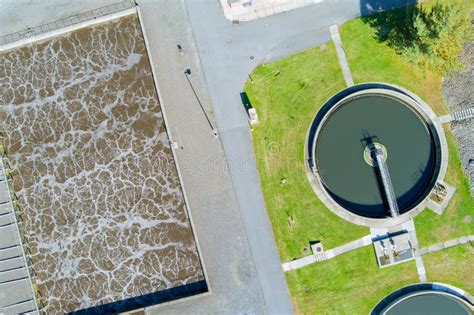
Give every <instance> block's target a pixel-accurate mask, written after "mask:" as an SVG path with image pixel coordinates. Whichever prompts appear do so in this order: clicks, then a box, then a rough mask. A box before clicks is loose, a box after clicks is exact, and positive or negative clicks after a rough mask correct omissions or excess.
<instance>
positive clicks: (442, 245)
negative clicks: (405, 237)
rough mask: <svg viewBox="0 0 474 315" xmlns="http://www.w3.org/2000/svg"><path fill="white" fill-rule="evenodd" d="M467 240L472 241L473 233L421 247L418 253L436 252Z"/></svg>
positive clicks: (473, 240) (467, 241) (464, 242)
mask: <svg viewBox="0 0 474 315" xmlns="http://www.w3.org/2000/svg"><path fill="white" fill-rule="evenodd" d="M469 242H474V235H466V236H462V237H460V238H456V239H454V240H449V241H447V242H444V243H437V244H434V245H431V246H428V247H423V248H421V249H420V255H426V254H431V253H436V252H439V251H440V250H443V249H446V248H450V247H454V246H458V245H463V244H466V243H469Z"/></svg>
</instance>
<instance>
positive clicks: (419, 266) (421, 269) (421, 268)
mask: <svg viewBox="0 0 474 315" xmlns="http://www.w3.org/2000/svg"><path fill="white" fill-rule="evenodd" d="M402 226H403V227H404V228H405V229H406V230H407V231H408V234H409V236H410V241H411V245H412V247H413V249H414V256H415V263H416V270H417V272H418V277H419V279H420V281H421V282H426V281H428V279H427V277H426V269H425V265H424V264H423V258H422V257H421V251H420V244H419V242H418V237H417V236H416V230H415V223H414V222H413V220H410V221H407V222H405V223H404V224H403V225H402Z"/></svg>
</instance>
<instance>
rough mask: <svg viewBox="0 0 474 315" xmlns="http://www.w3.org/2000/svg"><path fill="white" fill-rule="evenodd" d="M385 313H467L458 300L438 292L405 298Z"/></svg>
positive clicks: (445, 314)
mask: <svg viewBox="0 0 474 315" xmlns="http://www.w3.org/2000/svg"><path fill="white" fill-rule="evenodd" d="M386 314H387V315H407V314H417V315H425V314H426V315H448V314H449V315H469V314H472V312H471V311H469V310H468V309H467V307H465V306H464V305H462V304H461V303H460V302H458V301H456V300H454V299H453V298H450V297H449V296H445V295H440V294H430V293H428V294H422V295H416V296H413V297H410V298H407V299H405V300H403V301H401V302H400V303H399V304H397V305H395V306H394V307H393V308H391V309H390V310H389V311H388V312H387V313H386Z"/></svg>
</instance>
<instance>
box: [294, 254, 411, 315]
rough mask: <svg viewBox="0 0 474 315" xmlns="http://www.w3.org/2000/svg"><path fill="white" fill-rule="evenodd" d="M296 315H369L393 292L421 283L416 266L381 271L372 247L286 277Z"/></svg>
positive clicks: (300, 270)
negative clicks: (298, 314) (297, 314)
mask: <svg viewBox="0 0 474 315" xmlns="http://www.w3.org/2000/svg"><path fill="white" fill-rule="evenodd" d="M286 277H287V282H288V286H289V289H290V292H291V296H292V299H293V305H294V307H295V311H296V313H300V314H351V315H352V314H369V312H370V311H371V310H372V308H374V307H375V305H377V303H378V302H379V301H380V300H382V298H384V297H385V296H387V295H388V294H390V293H391V292H393V291H395V290H397V289H399V288H401V287H403V286H406V285H409V284H413V283H417V282H418V274H417V272H416V266H415V262H414V261H413V260H412V261H409V262H406V263H402V264H398V265H395V266H391V267H388V268H383V269H380V268H379V267H378V265H377V262H376V260H375V256H374V249H373V247H372V246H367V247H364V248H362V249H359V250H356V251H353V252H349V253H347V254H344V255H341V256H338V257H335V258H334V259H332V260H327V261H325V262H322V263H318V264H313V265H310V266H308V267H305V268H302V269H298V270H295V271H292V272H288V273H287V274H286Z"/></svg>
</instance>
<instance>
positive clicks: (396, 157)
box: [315, 95, 436, 218]
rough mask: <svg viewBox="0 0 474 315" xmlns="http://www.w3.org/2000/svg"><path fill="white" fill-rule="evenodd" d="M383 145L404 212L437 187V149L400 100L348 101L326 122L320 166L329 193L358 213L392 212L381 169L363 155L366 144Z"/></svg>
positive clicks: (368, 97)
mask: <svg viewBox="0 0 474 315" xmlns="http://www.w3.org/2000/svg"><path fill="white" fill-rule="evenodd" d="M371 141H373V142H380V143H382V144H383V145H384V146H385V147H386V149H387V153H388V157H387V160H386V162H387V166H388V170H389V173H390V176H391V179H392V183H393V187H394V191H395V195H396V197H397V202H398V205H399V208H400V213H404V212H406V211H407V210H409V209H410V208H411V207H412V206H414V204H416V203H417V202H418V201H419V200H420V198H422V197H423V196H424V195H426V192H427V191H428V189H429V188H431V187H430V186H431V182H432V179H433V176H434V175H435V174H434V171H435V169H436V168H435V162H436V157H435V152H436V150H435V147H434V143H433V140H432V135H431V133H430V131H429V129H428V126H427V125H426V122H425V121H424V120H423V119H422V118H421V117H420V116H419V115H418V114H417V113H415V112H414V111H413V110H412V109H410V108H409V107H408V105H405V104H404V103H402V102H401V101H399V100H396V99H393V98H390V97H387V96H382V95H365V96H362V97H358V98H353V99H350V100H348V101H347V102H346V103H345V104H344V105H342V106H340V107H339V109H337V111H335V112H333V113H332V114H331V116H330V117H329V118H328V119H327V120H326V121H325V122H324V125H323V126H322V128H321V131H320V134H319V136H318V140H317V143H316V149H315V151H316V152H315V157H316V166H317V168H318V170H319V172H320V175H321V179H322V181H323V184H324V185H325V187H326V189H327V190H328V192H329V193H330V194H331V195H332V197H333V198H334V199H335V200H336V201H337V202H338V203H340V204H341V205H342V206H343V207H344V208H346V209H348V210H350V211H351V212H353V213H356V214H359V215H362V216H366V217H372V218H382V217H386V216H388V214H389V211H388V205H387V203H386V201H385V196H384V192H383V186H382V183H381V180H380V175H379V172H378V168H374V167H372V166H369V165H368V164H367V163H366V162H365V161H364V157H363V151H364V148H365V146H366V145H367V144H368V143H370V142H371Z"/></svg>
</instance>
